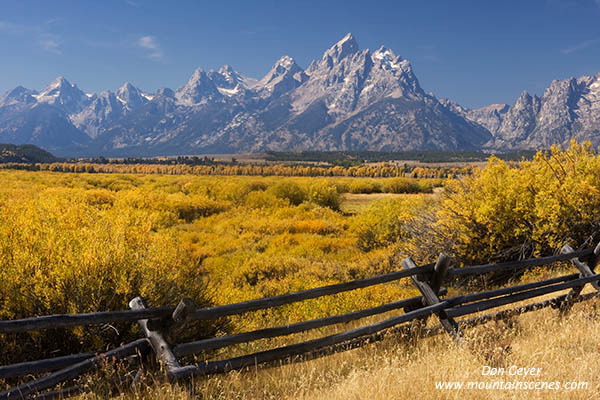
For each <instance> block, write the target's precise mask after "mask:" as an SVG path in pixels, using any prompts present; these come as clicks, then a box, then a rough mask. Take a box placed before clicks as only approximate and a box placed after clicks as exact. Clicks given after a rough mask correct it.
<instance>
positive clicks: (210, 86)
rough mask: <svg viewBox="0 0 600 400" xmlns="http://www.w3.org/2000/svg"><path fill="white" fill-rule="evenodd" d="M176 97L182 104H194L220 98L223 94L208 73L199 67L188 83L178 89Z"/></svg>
mask: <svg viewBox="0 0 600 400" xmlns="http://www.w3.org/2000/svg"><path fill="white" fill-rule="evenodd" d="M213 72H214V71H213ZM175 97H176V98H177V100H178V101H179V102H180V103H181V104H183V105H187V106H192V105H195V104H201V103H205V102H207V101H209V100H211V99H215V98H219V97H221V94H220V92H219V90H218V88H217V86H216V85H215V83H214V82H213V80H212V79H211V78H210V77H209V76H208V74H207V73H206V72H205V71H204V70H203V69H202V68H197V69H196V70H195V71H194V73H193V74H192V76H191V77H190V79H189V80H188V81H187V83H186V84H185V85H184V86H182V87H181V88H179V89H177V91H176V92H175Z"/></svg>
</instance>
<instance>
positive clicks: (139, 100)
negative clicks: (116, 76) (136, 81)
mask: <svg viewBox="0 0 600 400" xmlns="http://www.w3.org/2000/svg"><path fill="white" fill-rule="evenodd" d="M116 97H117V99H118V100H119V101H120V102H121V103H123V104H124V105H125V106H126V107H127V108H128V109H134V108H137V107H140V106H142V105H144V104H145V103H146V102H147V100H146V98H144V97H143V96H142V92H141V90H140V89H138V88H136V87H135V86H133V85H132V84H131V83H129V82H125V83H124V84H123V86H121V87H120V88H119V90H117V93H116Z"/></svg>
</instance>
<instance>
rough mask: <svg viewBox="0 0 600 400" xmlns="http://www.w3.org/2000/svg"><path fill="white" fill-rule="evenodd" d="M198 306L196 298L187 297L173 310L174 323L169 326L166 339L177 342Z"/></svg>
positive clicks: (172, 342)
mask: <svg viewBox="0 0 600 400" xmlns="http://www.w3.org/2000/svg"><path fill="white" fill-rule="evenodd" d="M197 308H198V306H197V305H196V303H195V302H194V300H192V299H190V298H187V297H186V298H185V299H182V300H181V301H180V302H179V304H178V305H177V307H176V308H175V311H173V316H172V319H173V323H172V324H171V326H169V328H168V329H167V333H166V339H167V341H168V342H169V343H171V344H175V343H176V341H177V337H178V336H179V335H180V334H181V332H182V331H183V330H184V329H185V326H186V325H187V324H189V323H190V321H191V320H192V315H193V314H194V312H195V311H196V309H197Z"/></svg>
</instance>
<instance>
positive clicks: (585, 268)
mask: <svg viewBox="0 0 600 400" xmlns="http://www.w3.org/2000/svg"><path fill="white" fill-rule="evenodd" d="M574 251H575V250H573V248H572V247H571V246H569V245H568V244H565V245H564V246H563V247H562V249H560V252H561V253H563V254H569V253H573V252H574ZM599 255H600V243H598V245H597V246H596V248H595V249H594V253H593V254H592V256H591V257H590V260H591V261H590V264H592V265H588V263H586V262H583V261H580V260H579V259H577V258H572V259H571V263H572V264H573V265H575V267H577V269H578V270H579V276H580V277H581V278H585V277H588V276H592V275H594V268H595V267H596V262H597V260H598V256H599ZM591 285H592V286H593V287H594V289H596V290H597V291H598V292H600V285H598V282H591ZM584 286H585V285H581V286H576V287H574V288H573V289H571V290H570V291H569V293H568V294H567V297H566V298H565V301H564V302H563V303H562V304H561V306H560V312H561V314H564V313H566V312H567V311H569V310H570V309H571V307H572V306H573V303H574V301H573V300H574V299H575V298H576V297H577V296H579V295H580V294H581V291H582V290H583V287H584Z"/></svg>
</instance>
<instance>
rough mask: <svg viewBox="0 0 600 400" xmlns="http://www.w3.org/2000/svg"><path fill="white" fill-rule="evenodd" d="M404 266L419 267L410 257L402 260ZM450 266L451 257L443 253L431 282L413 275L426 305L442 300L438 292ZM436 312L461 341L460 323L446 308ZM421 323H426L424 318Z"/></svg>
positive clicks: (441, 321) (454, 336)
mask: <svg viewBox="0 0 600 400" xmlns="http://www.w3.org/2000/svg"><path fill="white" fill-rule="evenodd" d="M402 267H403V268H404V269H406V270H410V269H414V268H419V267H417V265H416V264H415V263H414V261H413V260H412V259H410V257H409V258H405V259H404V260H402ZM449 267H450V257H448V256H447V255H445V254H443V253H442V254H440V255H439V257H438V260H437V262H436V264H435V267H434V270H433V274H432V276H431V279H430V280H429V282H425V281H420V280H418V279H416V278H415V276H414V275H413V276H411V280H412V281H413V283H414V284H415V286H417V289H419V291H420V292H421V294H422V295H423V302H424V305H425V306H433V305H435V304H438V303H440V302H441V301H440V299H439V297H438V294H439V290H440V288H441V285H442V282H443V281H444V278H445V277H446V275H447V273H448V268H449ZM435 314H436V315H437V316H438V318H439V320H440V323H441V324H442V326H443V327H444V329H445V330H446V332H448V333H449V334H450V335H451V336H452V337H453V338H454V340H456V341H459V342H460V339H461V338H462V332H461V331H460V329H459V328H458V324H457V323H456V321H455V320H454V319H453V318H451V317H449V316H448V315H447V314H446V312H445V311H444V310H440V311H437V312H436V313H435ZM421 323H423V324H424V320H423V321H422V322H421Z"/></svg>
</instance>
